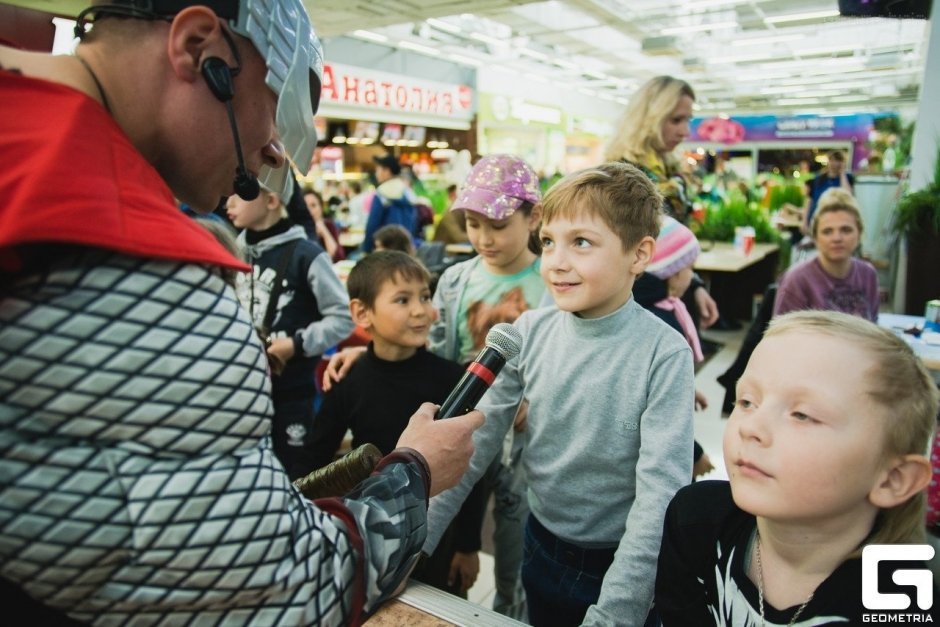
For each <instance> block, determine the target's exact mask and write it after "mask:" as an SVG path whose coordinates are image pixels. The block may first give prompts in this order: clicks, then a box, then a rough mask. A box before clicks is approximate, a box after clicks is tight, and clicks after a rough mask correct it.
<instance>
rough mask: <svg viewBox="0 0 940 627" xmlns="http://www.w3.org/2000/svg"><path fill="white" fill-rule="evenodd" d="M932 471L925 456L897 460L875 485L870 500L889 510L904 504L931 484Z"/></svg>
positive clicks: (912, 456) (869, 496)
mask: <svg viewBox="0 0 940 627" xmlns="http://www.w3.org/2000/svg"><path fill="white" fill-rule="evenodd" d="M931 473H932V469H931V467H930V460H928V459H927V457H925V456H924V455H916V454H913V453H912V454H909V455H904V456H902V457H899V458H897V459H896V460H895V461H894V462H892V464H891V466H890V467H889V468H888V470H887V471H886V472H885V474H884V475H882V477H881V482H880V483H878V484H877V485H875V487H874V489H872V491H871V492H870V493H869V495H868V498H869V500H870V501H871V502H872V504H873V505H876V506H877V507H880V508H883V509H888V508H891V507H895V506H897V505H900V504H901V503H904V502H905V501H907V500H908V499H909V498H911V497H912V496H914V495H915V494H917V493H918V492H920V491H921V490H923V489H924V488H926V487H927V484H929V483H930V477H931Z"/></svg>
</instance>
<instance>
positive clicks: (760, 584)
mask: <svg viewBox="0 0 940 627" xmlns="http://www.w3.org/2000/svg"><path fill="white" fill-rule="evenodd" d="M754 534H755V536H756V538H755V539H756V541H757V604H758V606H759V609H760V624H761V627H764V565H763V564H762V563H761V555H760V531H757V530H755V531H754ZM815 594H816V591H815V590H813V591H812V592H810V593H809V596H808V597H806V600H805V601H803V604H802V605H801V606H800V607H798V608H797V610H796V613H795V614H794V615H793V618H791V619H790V622H789V623H787V627H792V626H793V625H794V624H796V621H797V619H798V618H799V617H800V614H802V613H803V610H805V609H806V606H807V605H809V602H810V601H812V600H813V595H815Z"/></svg>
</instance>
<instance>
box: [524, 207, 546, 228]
mask: <svg viewBox="0 0 940 627" xmlns="http://www.w3.org/2000/svg"><path fill="white" fill-rule="evenodd" d="M526 219H527V220H528V221H529V230H530V231H535V232H536V233H538V228H539V225H540V224H541V223H542V203H539V204H537V205H535V206H534V207H532V211H530V212H529V216H528V218H526Z"/></svg>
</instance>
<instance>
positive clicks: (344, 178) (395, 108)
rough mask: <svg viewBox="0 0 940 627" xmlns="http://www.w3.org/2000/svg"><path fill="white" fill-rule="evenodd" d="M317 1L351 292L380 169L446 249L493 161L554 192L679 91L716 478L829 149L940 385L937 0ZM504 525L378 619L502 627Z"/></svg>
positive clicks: (7, 23)
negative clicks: (659, 87) (471, 578)
mask: <svg viewBox="0 0 940 627" xmlns="http://www.w3.org/2000/svg"><path fill="white" fill-rule="evenodd" d="M86 3H87V2H86V0H60V1H57V2H51V1H49V0H13V1H8V0H4V1H3V2H2V3H0V41H4V42H7V43H11V44H13V45H15V46H19V47H23V48H27V49H31V50H38V51H53V52H56V53H59V54H70V53H71V51H72V50H73V49H74V45H75V41H74V18H75V16H76V15H77V14H78V13H79V11H81V10H82V9H83V8H84V6H85V4H86ZM274 4H276V3H274ZM934 4H936V3H934ZM304 5H305V7H306V9H307V12H308V14H309V16H310V20H311V22H312V24H313V26H314V28H315V30H316V33H317V35H318V37H319V38H320V40H321V43H322V49H323V80H322V93H321V97H320V104H319V109H318V111H317V112H316V114H315V118H314V120H313V125H314V127H315V128H316V132H317V145H316V149H315V150H314V152H313V156H312V159H311V161H310V162H309V163H293V167H294V174H295V176H296V178H297V181H298V184H299V187H300V188H303V189H312V190H315V191H316V192H318V193H319V194H320V196H321V201H320V202H322V204H323V207H322V210H323V212H324V215H325V216H326V217H327V218H328V219H329V220H331V221H332V225H333V226H334V227H335V234H336V238H335V239H336V241H335V242H334V245H337V244H338V245H339V247H341V249H342V250H341V251H340V252H343V253H345V254H343V255H342V256H343V257H345V260H343V261H337V263H336V269H337V272H339V273H340V275H341V276H342V278H343V279H344V280H345V278H346V275H348V273H349V271H350V269H351V268H352V267H354V265H355V262H356V260H357V259H358V258H359V257H360V255H361V253H362V250H361V245H362V242H363V238H364V237H365V235H364V232H365V229H366V221H367V216H366V215H364V214H363V213H362V200H361V199H360V201H359V205H358V207H359V209H358V213H357V210H356V209H355V208H354V205H355V201H354V200H353V199H354V198H355V197H356V196H358V195H359V194H366V195H367V197H366V198H367V201H366V202H367V203H368V202H371V198H372V196H368V195H369V194H372V193H374V192H373V190H374V188H375V187H376V186H377V185H379V184H380V183H381V181H379V180H377V179H376V159H377V158H381V157H382V156H383V155H392V156H393V157H394V158H395V159H396V160H397V161H398V162H399V163H400V164H401V165H402V166H403V167H404V169H405V171H406V174H407V175H408V183H409V185H410V187H411V189H412V190H413V193H414V195H415V198H416V202H417V203H419V204H423V205H424V206H425V207H429V208H430V212H431V214H432V217H431V219H430V221H429V223H428V224H427V225H426V226H425V227H424V228H423V230H422V231H421V233H419V234H418V235H419V240H427V242H431V241H432V240H434V239H435V237H434V235H435V228H436V226H437V225H438V224H439V223H440V221H441V219H442V218H443V217H444V216H445V215H447V214H448V211H449V209H450V206H451V202H452V200H453V197H454V194H453V188H454V187H455V186H456V190H457V192H459V190H460V189H461V188H462V186H463V184H464V182H465V181H466V180H467V176H468V174H469V173H470V172H471V168H472V166H473V164H475V163H476V162H477V161H478V160H479V159H480V158H482V157H486V156H487V155H496V154H509V155H514V156H516V157H519V158H521V159H522V160H524V161H525V162H526V163H528V164H529V165H530V166H531V168H532V169H533V170H534V171H535V172H536V173H537V176H538V178H539V185H540V189H541V191H542V192H545V191H547V190H549V189H550V188H551V186H552V185H553V184H555V183H556V182H557V181H558V180H559V179H561V178H562V177H564V176H565V175H567V174H570V173H572V172H575V171H578V170H581V169H584V168H589V167H593V166H596V165H598V164H600V163H602V162H603V161H605V159H606V158H607V155H606V152H605V151H606V149H607V148H608V146H609V145H610V144H611V141H612V140H613V138H614V136H615V134H616V133H618V132H621V131H620V130H618V129H619V127H618V122H619V121H620V118H621V116H622V114H623V113H624V111H625V110H626V109H627V108H628V106H629V105H630V103H631V99H633V98H634V96H635V95H636V94H637V93H638V91H639V90H640V88H641V87H642V86H644V84H646V83H647V81H649V80H650V79H653V78H654V77H658V76H663V75H668V76H673V77H676V78H679V79H682V80H684V81H686V82H687V83H688V85H689V86H691V88H692V90H693V91H694V104H693V106H692V111H691V118H690V119H689V120H688V127H687V129H686V131H685V134H684V136H683V138H682V141H681V142H680V143H678V145H677V146H676V147H675V149H674V150H672V151H668V152H669V156H670V159H673V160H674V161H675V167H677V168H678V171H677V173H676V174H675V175H676V176H678V177H681V178H683V180H684V181H685V183H684V184H687V185H688V187H687V192H688V198H687V200H688V207H689V211H688V214H687V215H684V216H683V221H685V222H686V224H687V225H688V226H689V228H690V229H691V231H692V232H694V234H695V235H696V237H697V239H698V242H699V244H700V248H701V254H700V255H699V257H698V259H697V260H696V261H695V263H694V269H695V271H696V273H697V276H698V277H700V279H701V281H702V283H703V285H704V286H705V287H706V288H707V289H708V290H709V292H710V293H711V295H712V296H713V297H714V301H715V302H716V304H717V307H718V309H719V310H720V316H719V317H718V318H717V320H715V321H709V322H708V323H707V324H703V325H701V327H700V329H699V335H700V340H701V344H702V348H703V349H704V350H703V359H702V361H701V362H700V363H699V364H698V365H697V366H696V370H695V386H696V390H697V392H699V393H700V394H701V397H702V399H703V402H702V403H701V407H700V408H699V409H698V410H697V411H696V412H695V413H694V425H695V429H694V430H695V438H696V440H697V442H698V443H699V444H700V445H701V446H702V448H703V449H704V452H705V455H707V459H709V460H710V462H711V463H710V467H709V468H707V469H706V470H704V471H703V473H702V474H701V475H699V477H698V479H727V478H728V469H727V467H726V464H725V461H724V457H723V453H722V438H723V436H724V431H725V426H726V425H727V424H728V413H729V411H730V410H731V409H732V408H733V407H734V401H735V398H734V397H735V392H734V381H731V383H730V384H729V379H728V377H729V376H730V375H729V374H728V373H729V372H732V371H734V370H735V368H736V367H737V365H739V364H738V362H739V360H740V359H741V355H742V354H744V352H745V351H750V350H753V345H752V344H753V335H754V334H755V333H756V334H757V335H758V337H759V336H760V334H761V333H763V329H764V327H765V326H766V323H767V321H768V320H769V319H770V317H771V312H770V309H772V305H773V303H772V299H773V298H774V294H775V293H776V289H777V286H778V284H779V281H780V280H781V279H782V276H783V274H784V273H785V272H786V271H787V270H788V269H790V268H792V267H794V266H796V265H798V264H801V263H805V262H807V261H808V260H809V259H811V258H812V257H813V256H814V255H815V254H816V251H815V247H814V241H813V240H814V239H815V238H814V233H812V232H810V231H808V229H810V226H809V225H810V223H809V221H808V218H807V214H806V212H807V207H808V206H809V203H810V196H812V195H813V194H814V191H813V190H814V187H813V181H814V179H817V178H821V177H824V176H827V172H831V170H829V168H830V167H831V166H832V164H831V160H832V159H833V155H834V154H837V153H838V154H839V155H841V157H842V158H843V159H844V166H843V167H844V172H845V174H846V175H848V178H849V179H850V180H851V188H850V189H851V194H852V196H853V197H854V199H855V202H856V203H857V207H858V211H859V214H860V216H861V220H863V221H864V230H863V231H861V232H860V233H858V240H859V241H858V246H857V249H856V250H855V251H854V253H855V256H856V257H858V258H860V259H864V261H865V262H867V263H868V265H870V267H872V268H874V272H875V274H876V276H877V294H876V298H877V306H876V307H877V311H878V315H877V317H876V319H877V322H878V324H879V325H881V326H883V327H885V328H888V329H891V330H892V331H894V332H895V333H896V334H898V335H899V336H900V337H902V338H903V339H904V340H905V341H906V342H907V343H908V344H910V345H911V346H912V348H914V351H915V352H916V354H917V355H918V356H919V358H921V359H922V360H923V362H924V364H925V365H926V366H927V368H928V369H929V371H930V373H931V375H932V376H933V377H934V379H935V381H937V382H940V157H938V155H940V143H938V141H940V139H938V138H940V106H938V103H940V26H938V22H940V19H938V17H940V16H938V15H937V12H938V7H936V6H934V7H933V14H932V15H931V0H906V1H896V2H889V1H886V0H839V1H836V0H688V1H685V0H418V1H410V0H305V1H304ZM659 119H662V117H660V118H659ZM828 176H835V177H836V178H838V177H839V174H836V175H832V174H831V173H830V174H828ZM840 185H842V184H841V183H840ZM843 186H844V185H843ZM844 187H847V186H844ZM915 194H919V196H915ZM915 197H916V198H919V199H920V204H919V205H917V204H916V203H914V202H913V200H912V199H913V198H915ZM816 200H817V197H813V198H812V203H813V204H815V202H816ZM367 206H368V205H367ZM221 213H222V214H224V211H222V212H221ZM912 225H913V226H912ZM810 230H811V229H810ZM419 243H420V242H419ZM434 250H435V251H436V252H438V253H441V254H440V255H437V256H436V257H434V261H433V263H434V264H435V266H436V267H435V268H432V269H434V270H436V271H437V273H438V275H439V274H440V273H441V272H444V271H446V268H447V267H449V266H451V265H454V264H456V263H460V262H464V261H467V260H468V259H471V258H473V257H474V256H475V254H476V251H475V250H474V248H473V247H472V246H471V243H470V242H469V241H468V238H466V237H464V238H460V237H458V238H457V240H454V241H446V242H445V243H442V244H441V245H440V247H439V248H437V249H434ZM334 259H336V257H334ZM768 299H771V301H770V302H768ZM745 363H746V357H745ZM738 374H740V373H738ZM347 444H348V442H347ZM489 507H490V509H492V507H493V503H492V500H491V501H490V504H489ZM493 524H494V523H493V520H492V517H490V516H487V517H486V519H485V521H484V527H483V528H484V534H483V550H482V552H481V554H480V555H481V563H482V566H481V568H480V574H479V578H478V579H477V580H476V583H475V584H474V585H473V586H472V587H471V588H470V590H469V603H468V602H464V601H460V600H457V599H455V598H453V597H450V596H449V595H444V594H443V593H440V594H439V593H436V592H434V591H431V590H428V589H425V588H424V587H421V586H415V587H414V588H413V589H411V590H410V591H408V592H406V593H405V595H404V597H403V598H405V599H406V600H407V601H408V604H410V605H409V606H408V607H406V608H404V609H403V608H402V607H398V608H396V609H394V610H390V611H394V612H401V613H402V614H401V615H398V614H392V615H391V616H389V617H388V618H387V620H388V621H389V622H379V623H377V624H442V623H433V622H420V621H421V620H425V619H428V617H427V616H425V617H423V618H421V619H420V620H419V618H418V617H417V615H410V614H408V613H409V612H413V611H414V612H419V613H426V614H430V615H432V616H436V617H437V618H438V619H440V620H444V621H448V622H446V623H444V624H497V623H496V622H494V623H490V622H488V621H490V620H494V621H496V620H497V619H496V618H494V617H495V616H496V615H495V614H494V615H492V616H491V615H490V614H485V615H484V614H481V613H480V612H482V611H484V610H485V611H488V610H489V608H491V607H492V605H493V601H494V597H495V595H496V581H495V577H494V574H493V572H494V567H493V557H492V553H493V551H494V546H493V540H492V539H491V535H492V532H493ZM938 561H940V560H937V559H935V560H934V563H936V562H938ZM761 594H763V591H762V592H761ZM409 595H410V596H409ZM810 598H812V597H810ZM761 602H763V597H761ZM804 605H805V604H804ZM409 608H410V609H409ZM761 611H763V605H762V606H761ZM798 613H799V612H797V614H798ZM403 616H404V617H403ZM484 616H485V617H484ZM396 617H397V618H396ZM795 618H796V617H795V616H794V620H795ZM762 619H763V616H762V615H761V621H762ZM396 620H398V621H401V622H395V621H396ZM499 620H502V619H501V618H500V619H499ZM505 624H512V623H511V621H508V619H507V622H506V623H505ZM748 624H750V623H748ZM761 624H763V623H761ZM768 624H770V623H769V622H768ZM791 624H793V623H792V622H791ZM801 624H802V623H801ZM814 624H815V623H814Z"/></svg>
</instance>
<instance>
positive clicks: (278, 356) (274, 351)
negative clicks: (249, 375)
mask: <svg viewBox="0 0 940 627" xmlns="http://www.w3.org/2000/svg"><path fill="white" fill-rule="evenodd" d="M267 353H268V361H269V362H270V364H271V371H272V372H273V373H274V374H281V372H283V371H284V366H285V365H286V364H287V362H288V361H290V358H291V357H293V356H294V338H291V337H279V338H275V339H273V340H271V341H270V343H269V344H268V349H267Z"/></svg>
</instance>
